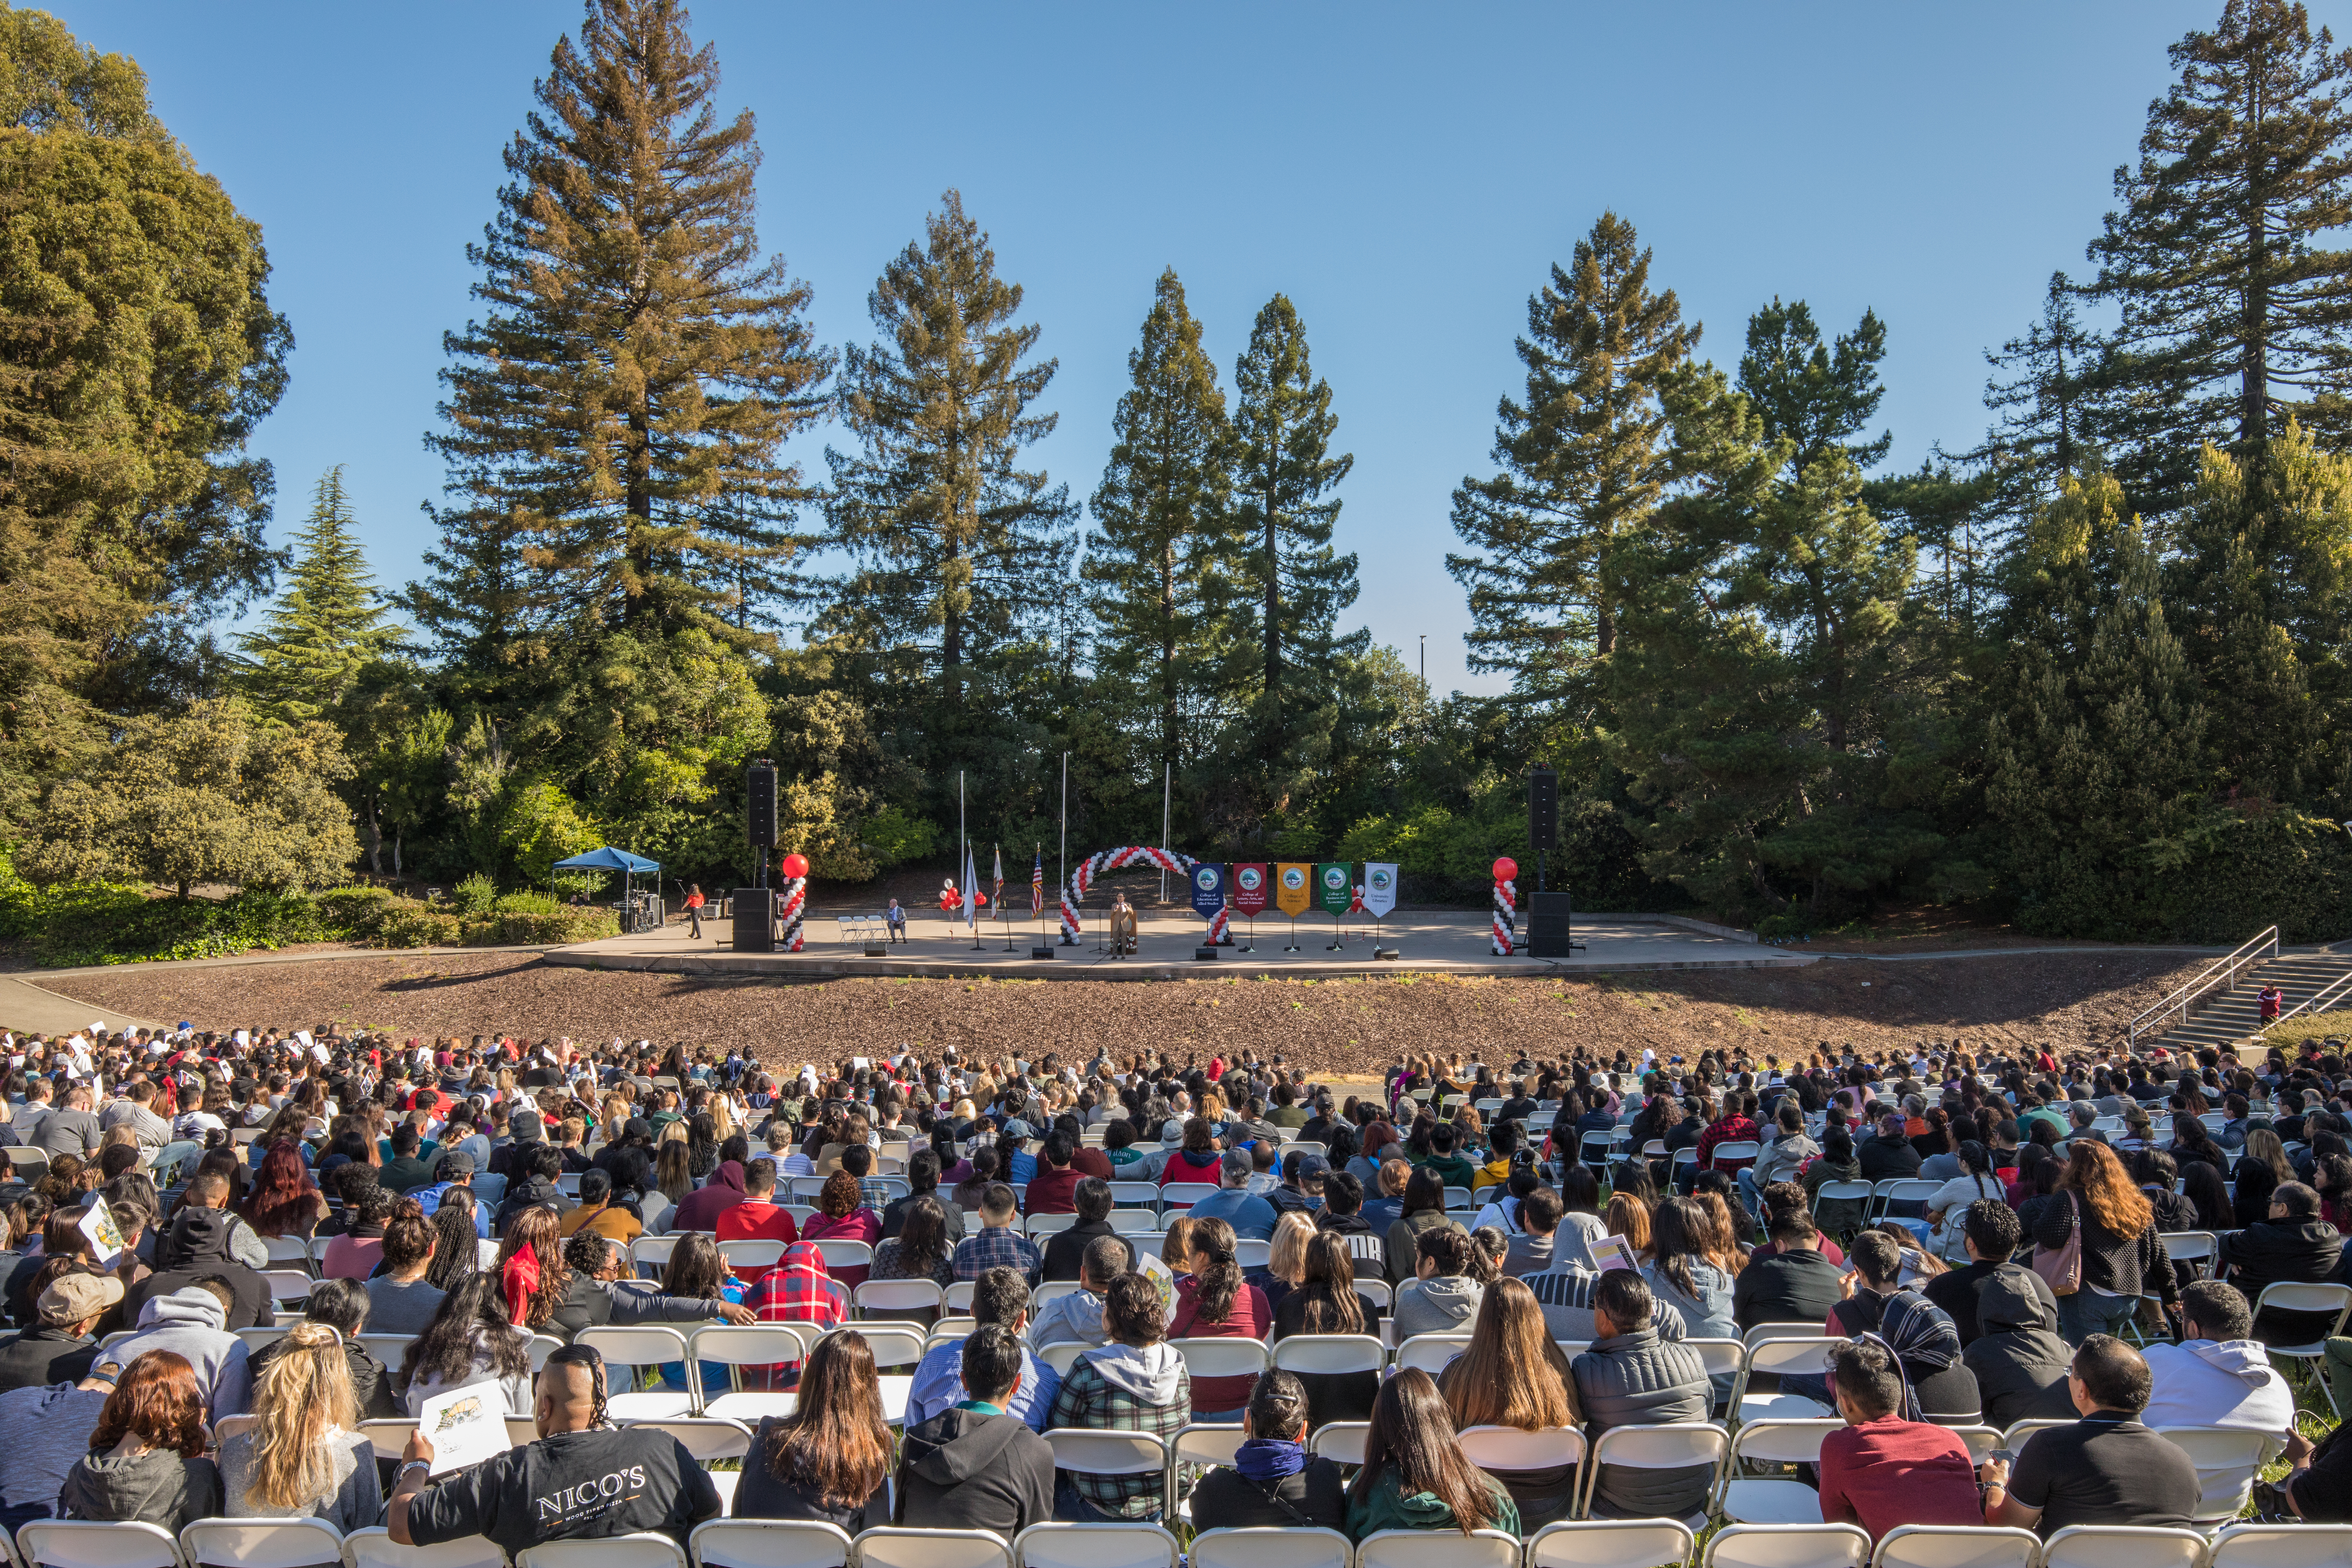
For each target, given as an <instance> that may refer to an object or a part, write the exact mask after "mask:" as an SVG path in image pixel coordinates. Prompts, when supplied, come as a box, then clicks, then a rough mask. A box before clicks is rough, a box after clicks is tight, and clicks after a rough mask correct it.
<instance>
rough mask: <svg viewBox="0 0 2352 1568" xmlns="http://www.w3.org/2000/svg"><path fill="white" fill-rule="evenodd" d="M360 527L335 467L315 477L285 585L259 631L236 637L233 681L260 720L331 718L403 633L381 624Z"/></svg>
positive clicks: (378, 603) (293, 721)
mask: <svg viewBox="0 0 2352 1568" xmlns="http://www.w3.org/2000/svg"><path fill="white" fill-rule="evenodd" d="M358 523H359V520H358V518H357V517H355V516H354V515H353V514H352V503H351V498H350V496H349V495H348V494H346V493H345V491H344V489H343V470H342V468H341V465H340V464H338V465H337V466H336V467H334V468H329V469H328V470H327V471H326V473H325V474H324V475H322V476H321V477H320V479H319V487H318V490H317V492H316V494H315V495H314V497H313V499H312V500H311V503H310V521H308V522H306V523H304V524H303V525H302V527H301V529H300V530H299V531H298V532H297V533H296V534H295V535H294V564H293V568H292V571H291V572H290V573H289V578H290V580H289V583H288V584H287V585H286V587H285V588H284V589H283V590H282V591H280V593H279V594H278V599H277V602H276V603H275V604H273V605H271V606H270V607H269V613H268V616H266V617H265V618H264V620H263V621H262V624H261V628H260V629H259V630H258V631H254V632H247V633H244V634H242V635H240V636H239V637H237V639H236V646H237V651H238V654H239V655H240V657H239V658H238V660H237V663H236V680H237V684H238V686H239V687H240V688H241V689H242V690H243V692H244V694H245V696H246V698H247V700H250V701H251V702H252V703H253V705H254V707H255V708H256V709H257V710H258V711H259V712H260V713H262V714H263V715H264V716H265V717H268V718H272V719H278V720H282V721H286V722H288V723H299V722H300V721H303V720H305V719H317V718H321V717H330V716H334V714H335V710H338V709H340V708H341V706H342V704H343V701H344V700H345V699H346V698H348V697H349V696H350V695H351V694H352V689H353V688H354V687H356V686H357V685H358V684H359V679H360V675H361V672H362V670H364V669H365V668H367V667H368V666H369V665H370V664H372V663H373V662H374V661H375V660H377V659H380V658H384V657H386V656H387V655H388V654H390V653H391V652H392V651H393V649H394V647H396V646H397V645H398V642H399V640H400V628H399V627H398V626H392V625H388V624H386V622H385V620H384V612H383V602H382V600H381V598H380V597H379V596H378V595H377V594H376V591H375V584H374V580H373V578H372V577H371V576H370V575H369V574H368V569H367V555H366V552H363V551H362V549H361V548H360V542H359V535H358V532H357V529H358Z"/></svg>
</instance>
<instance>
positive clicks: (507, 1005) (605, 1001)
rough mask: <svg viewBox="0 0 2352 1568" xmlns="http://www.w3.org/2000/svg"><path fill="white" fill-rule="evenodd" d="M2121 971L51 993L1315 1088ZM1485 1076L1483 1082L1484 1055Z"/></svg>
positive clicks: (366, 971) (1827, 1033)
mask: <svg viewBox="0 0 2352 1568" xmlns="http://www.w3.org/2000/svg"><path fill="white" fill-rule="evenodd" d="M2195 967H2196V965H2195V963H2188V962H2184V961H2183V960H2181V959H2179V957H2177V956H2172V955H2155V954H2147V955H2141V954H2135V953H2131V952H2124V951H2119V950H2116V949H2103V950H2092V951H2085V952H2069V953H2051V954H2035V955H2031V956H2023V957H2000V958H1977V959H1944V960H1930V961H1924V962H1916V963H1863V962H1857V961H1853V960H1824V961H1823V962H1822V963H1815V964H1812V965H1810V966H1808V967H1806V968H1804V969H1801V970H1781V971H1760V970H1712V971H1697V972H1685V973H1627V974H1621V975H1598V976H1594V977H1592V978H1591V979H1577V980H1542V979H1532V978H1530V979H1508V980H1500V979H1497V980H1486V979H1454V978H1451V977H1447V976H1441V975H1431V974H1423V975H1412V974H1399V975H1395V976H1392V977H1383V978H1380V979H1363V980H1355V979H1346V980H1334V981H1322V982H1316V981H1297V980H1287V981H1285V980H1275V981H1260V980H1255V979H1244V978H1242V977H1240V976H1239V975H1236V974H1230V973H1229V974H1221V975H1218V976H1216V977H1214V978H1210V979H1202V980H1188V981H1181V982H1140V981H1050V982H1049V981H1003V980H999V981H986V980H972V981H961V980H945V981H941V980H835V981H824V982H794V983H778V982H742V981H714V980H709V979H704V978H699V977H688V976H679V975H664V974H643V973H620V972H612V971H592V970H583V969H570V968H555V967H552V966H548V965H542V964H541V963H537V962H536V960H534V959H530V958H528V957H524V956H522V955H518V954H510V953H483V954H480V955H478V956H471V955H469V956H461V957H426V956H422V955H408V956H403V955H400V954H396V953H394V954H386V955H383V956H371V957H365V958H349V959H335V960H331V961H321V962H314V963H274V964H268V963H265V964H248V965H237V966H224V967H217V968H202V969H166V968H162V967H154V968H142V967H125V968H123V969H121V970H117V971H110V972H109V973H104V974H77V975H68V976H58V977H55V978H52V979H46V980H44V981H43V982H42V983H43V984H47V985H49V986H50V987H51V988H52V989H55V990H58V991H60V992H63V993H64V994H68V995H70V996H74V997H77V998H79V999H80V1000H83V1001H87V1002H89V1003H92V1004H94V1005H98V1006H100V1007H106V1008H113V1009H119V1010H121V1011H122V1012H125V1013H128V1014H131V1015H132V1016H142V1017H146V1018H151V1019H155V1020H159V1021H162V1022H164V1023H171V1022H174V1021H176V1020H178V1019H181V1018H190V1019H195V1020H198V1021H200V1022H202V1023H204V1024H207V1025H210V1026H214V1027H234V1026H259V1025H268V1024H278V1025H286V1026H299V1025H309V1024H314V1023H321V1022H327V1021H339V1022H342V1023H346V1024H351V1025H358V1026H368V1027H380V1028H388V1029H391V1030H393V1031H394V1032H396V1033H400V1034H404V1035H407V1034H455V1035H473V1034H487V1033H511V1034H515V1035H519V1036H521V1037H527V1038H533V1039H536V1038H540V1037H551V1036H558V1035H569V1036H572V1037H575V1038H583V1039H593V1038H609V1037H613V1036H615V1035H618V1036H624V1037H629V1038H641V1037H642V1038H648V1039H654V1040H660V1041H667V1040H670V1039H685V1040H688V1041H694V1042H709V1043H711V1044H716V1045H726V1044H731V1043H737V1042H747V1043H750V1044H751V1045H753V1046H754V1047H756V1048H757V1049H758V1052H759V1054H760V1055H761V1057H762V1058H767V1059H770V1060H772V1061H779V1062H789V1063H790V1064H792V1065H795V1066H796V1065H798V1063H799V1062H801V1061H802V1060H804V1059H811V1058H814V1059H820V1060H829V1059H833V1058H837V1057H840V1056H844V1055H851V1054H857V1055H872V1054H877V1053H879V1052H883V1051H887V1050H895V1049H898V1048H899V1047H914V1048H916V1049H919V1050H925V1051H929V1050H936V1049H938V1048H939V1047H942V1046H945V1045H949V1044H953V1045H955V1046H957V1047H959V1048H961V1049H962V1050H964V1051H966V1052H982V1053H991V1054H993V1053H995V1052H1000V1051H1018V1052H1020V1053H1022V1054H1024V1055H1025V1056H1030V1057H1041V1056H1043V1055H1045V1053H1047V1052H1052V1051H1059V1052H1063V1053H1072V1052H1082V1053H1084V1054H1086V1055H1087V1056H1091V1055H1092V1054H1093V1052H1094V1050H1095V1049H1096V1047H1098V1046H1099V1047H1108V1048H1109V1049H1111V1050H1112V1051H1114V1052H1118V1053H1124V1052H1127V1051H1130V1050H1136V1049H1141V1048H1146V1047H1149V1048H1153V1049H1168V1050H1174V1051H1177V1052H1180V1053H1181V1052H1185V1051H1198V1052H1200V1053H1201V1054H1202V1058H1204V1059H1205V1058H1206V1056H1207V1054H1208V1053H1209V1052H1210V1051H1211V1050H1212V1049H1214V1048H1217V1047H1224V1048H1228V1049H1231V1048H1233V1047H1238V1046H1254V1047H1258V1048H1260V1049H1266V1050H1274V1051H1279V1052H1281V1053H1283V1055H1284V1056H1285V1057H1286V1059H1288V1060H1289V1061H1291V1062H1292V1063H1295V1064H1297V1065H1300V1066H1304V1067H1306V1068H1308V1069H1309V1070H1310V1071H1313V1072H1318V1073H1323V1074H1330V1075H1340V1074H1360V1073H1368V1072H1372V1071H1376V1070H1377V1069H1378V1068H1379V1067H1380V1066H1381V1064H1383V1063H1385V1062H1387V1061H1389V1060H1390V1059H1391V1058H1394V1057H1395V1056H1396V1055H1397V1054H1398V1053H1400V1052H1403V1051H1408V1050H1428V1049H1455V1048H1458V1049H1462V1050H1465V1051H1473V1050H1475V1051H1486V1052H1494V1051H1498V1050H1501V1049H1505V1048H1507V1047H1514V1046H1517V1045H1521V1044H1524V1045H1526V1046H1527V1047H1529V1048H1531V1049H1534V1050H1536V1051H1537V1052H1538V1053H1539V1054H1544V1053H1551V1052H1560V1051H1566V1050H1570V1049H1572V1048H1577V1047H1582V1048H1584V1049H1586V1050H1595V1051H1601V1050H1606V1051H1613V1050H1615V1049H1617V1048H1620V1047H1622V1048H1625V1049H1627V1050H1630V1051H1635V1052H1638V1051H1639V1050H1640V1049H1641V1048H1642V1047H1645V1046H1646V1047H1652V1048H1654V1049H1655V1050H1656V1051H1658V1053H1659V1054H1660V1055H1662V1056H1672V1055H1675V1054H1677V1053H1696V1052H1697V1051H1700V1050H1703V1049H1706V1047H1710V1046H1715V1047H1723V1046H1731V1045H1744V1046H1746V1047H1748V1049H1749V1050H1750V1051H1751V1052H1756V1053H1762V1052H1767V1051H1785V1052H1792V1053H1793V1052H1798V1051H1801V1050H1804V1049H1806V1048H1809V1047H1812V1046H1813V1045H1814V1044H1816V1043H1817V1042H1819V1041H1822V1040H1829V1041H1832V1042H1837V1043H1841V1044H1843V1043H1844V1042H1848V1041H1851V1042H1853V1044H1854V1045H1855V1046H1856V1047H1862V1048H1873V1047H1882V1046H1895V1045H1910V1044H1914V1043H1917V1042H1919V1041H1922V1040H1926V1039H1929V1038H1937V1039H1944V1040H1950V1039H1953V1038H1958V1039H1962V1040H1965V1041H1967V1042H1968V1043H1969V1044H1970V1045H1971V1046H1985V1047H2003V1046H2019V1045H2028V1044H2035V1043H2040V1042H2044V1041H2047V1042H2049V1043H2051V1044H2053V1045H2056V1046H2059V1047H2069V1046H2079V1045H2083V1044H2084V1043H2087V1042H2089V1041H2091V1040H2093V1039H2100V1040H2105V1039H2111V1038H2114V1037H2116V1035H2117V1034H2118V1033H2119V1031H2120V1029H2121V1026H2122V1025H2123V1024H2124V1023H2125V1021H2126V1020H2127V1019H2129V1018H2130V1017H2131V1016H2132V1015H2134V1014H2135V1013H2137V1012H2138V1011H2139V1010H2140V1009H2141V1008H2143V1007H2145V1006H2146V1005H2147V1004H2148V1003H2150V1002H2152V1001H2154V1000H2156V999H2157V998H2158V997H2159V996H2161V995H2162V994H2164V992H2166V991H2167V990H2168V989H2169V988H2170V987H2171V986H2172V985H2174V984H2178V983H2179V981H2181V980H2182V979H2185V978H2187V976H2188V975H2189V973H2193V971H2194V968H2195ZM1489 1059H1493V1058H1492V1057H1491V1056H1490V1058H1489Z"/></svg>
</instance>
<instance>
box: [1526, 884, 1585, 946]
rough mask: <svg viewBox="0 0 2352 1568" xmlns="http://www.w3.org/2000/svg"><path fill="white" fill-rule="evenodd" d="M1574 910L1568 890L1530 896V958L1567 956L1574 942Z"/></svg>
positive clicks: (1530, 894)
mask: <svg viewBox="0 0 2352 1568" xmlns="http://www.w3.org/2000/svg"><path fill="white" fill-rule="evenodd" d="M1574 925H1575V911H1574V910H1571V909H1570V907H1569V895H1568V894H1566V893H1529V894H1528V941H1527V952H1528V957H1530V958H1566V957H1567V956H1568V955H1569V949H1570V946H1571V944H1572V932H1573V929H1574Z"/></svg>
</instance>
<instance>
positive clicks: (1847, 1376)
mask: <svg viewBox="0 0 2352 1568" xmlns="http://www.w3.org/2000/svg"><path fill="white" fill-rule="evenodd" d="M1830 1367H1831V1373H1830V1390H1831V1393H1832V1394H1834V1395H1835V1396H1836V1399H1837V1409H1838V1415H1841V1416H1842V1417H1843V1418H1844V1420H1845V1426H1844V1428H1843V1430H1842V1431H1836V1432H1832V1433H1831V1434H1830V1435H1829V1436H1826V1437H1823V1438H1822V1464H1821V1476H1822V1523H1824V1524H1858V1525H1860V1526H1862V1528H1863V1529H1864V1530H1865V1531H1869V1532H1870V1538H1871V1539H1872V1540H1873V1541H1875V1540H1877V1539H1878V1538H1879V1537H1880V1536H1882V1535H1885V1533H1886V1532H1887V1531H1890V1530H1893V1529H1894V1528H1895V1526H1897V1525H1901V1524H1982V1523H1983V1522H1984V1504H1983V1503H1982V1501H1980V1500H1979V1498H1978V1496H1977V1476H1976V1465H1975V1462H1974V1461H1973V1460H1971V1459H1970V1458H1969V1446H1968V1444H1966V1443H1965V1442H1963V1441H1961V1440H1960V1437H1959V1436H1958V1434H1957V1433H1955V1432H1953V1431H1952V1430H1951V1429H1950V1428H1949V1427H1947V1426H1931V1425H1929V1424H1928V1423H1927V1422H1925V1421H1914V1420H1906V1419H1905V1418H1904V1406H1905V1405H1906V1402H1911V1401H1910V1391H1909V1390H1908V1389H1906V1388H1905V1387H1904V1386H1903V1372H1902V1368H1901V1367H1900V1366H1899V1365H1897V1364H1896V1363H1895V1357H1894V1355H1893V1354H1892V1353H1891V1352H1889V1351H1888V1350H1887V1349H1886V1347H1885V1345H1883V1344H1879V1343H1876V1342H1873V1341H1870V1340H1848V1341H1846V1342H1843V1343H1841V1344H1838V1345H1836V1346H1834V1347H1832V1349H1831V1351H1830Z"/></svg>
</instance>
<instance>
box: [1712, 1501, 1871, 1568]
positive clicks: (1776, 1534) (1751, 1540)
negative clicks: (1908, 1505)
mask: <svg viewBox="0 0 2352 1568" xmlns="http://www.w3.org/2000/svg"><path fill="white" fill-rule="evenodd" d="M1819 1517H1820V1516H1819V1515H1818V1514H1816V1515H1815V1519H1816V1521H1817V1522H1815V1523H1812V1524H1727V1525H1725V1526H1724V1527H1723V1528H1722V1529H1721V1530H1719V1531H1716V1533H1715V1539H1714V1540H1712V1541H1710V1542H1707V1543H1706V1559H1705V1568H1862V1565H1863V1564H1864V1563H1867V1562H1869V1561H1870V1537H1869V1536H1868V1535H1867V1534H1865V1533H1864V1532H1863V1531H1861V1530H1858V1529H1856V1528H1855V1527H1854V1526H1853V1525H1851V1524H1822V1523H1820V1522H1818V1520H1819Z"/></svg>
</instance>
